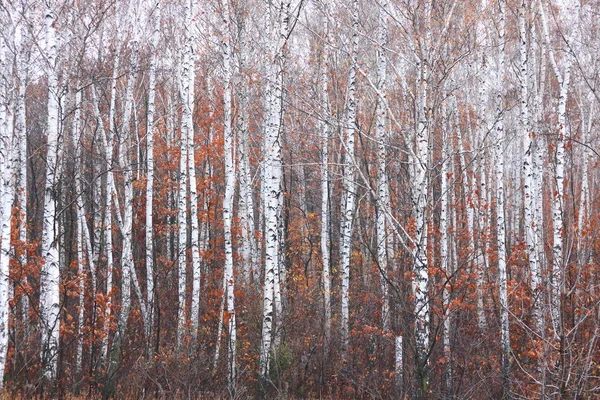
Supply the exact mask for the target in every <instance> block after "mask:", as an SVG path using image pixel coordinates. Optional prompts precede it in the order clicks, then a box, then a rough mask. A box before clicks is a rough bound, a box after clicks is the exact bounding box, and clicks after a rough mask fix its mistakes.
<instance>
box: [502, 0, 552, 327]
mask: <svg viewBox="0 0 600 400" xmlns="http://www.w3.org/2000/svg"><path fill="white" fill-rule="evenodd" d="M525 13H526V2H525V1H522V2H521V4H520V7H519V35H520V40H519V55H520V66H519V82H520V86H521V87H520V103H521V117H520V118H521V126H522V129H523V136H522V137H523V141H524V143H523V146H524V148H525V152H526V153H525V160H524V162H523V174H524V175H525V176H524V180H525V186H524V196H525V239H526V244H527V253H528V256H529V269H530V271H531V290H532V292H533V316H534V323H535V327H536V330H537V332H538V334H540V335H541V334H543V331H544V322H543V314H542V305H543V298H542V293H541V289H542V287H541V285H542V274H541V268H540V264H539V261H538V252H537V244H536V240H537V236H536V234H535V219H534V203H533V202H534V199H535V194H534V190H535V184H534V180H533V176H534V168H533V162H534V160H533V156H534V148H533V146H534V143H533V132H532V131H531V124H530V115H529V80H528V77H529V71H528V62H529V58H528V54H527V30H526V29H525V26H526V21H525ZM499 156H501V155H499Z"/></svg>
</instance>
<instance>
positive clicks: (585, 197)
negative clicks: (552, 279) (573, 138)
mask: <svg viewBox="0 0 600 400" xmlns="http://www.w3.org/2000/svg"><path fill="white" fill-rule="evenodd" d="M587 103H588V105H589V110H588V115H587V116H586V114H585V111H584V109H583V107H581V122H582V126H581V131H582V138H581V141H582V143H584V146H583V149H582V153H583V154H582V156H583V165H582V167H581V192H580V193H579V205H578V213H577V232H578V233H579V239H578V240H577V254H578V258H579V260H578V263H579V268H581V267H583V265H585V264H586V263H587V259H588V255H587V253H588V250H587V249H586V243H587V242H586V240H584V237H585V236H584V235H583V232H584V231H585V228H586V224H587V221H588V218H589V210H591V204H590V183H589V177H590V171H589V168H590V167H589V164H590V160H589V158H590V151H589V148H588V147H587V143H588V142H589V141H590V138H591V137H592V123H593V116H594V112H593V110H594V95H593V93H592V92H589V93H588V95H587Z"/></svg>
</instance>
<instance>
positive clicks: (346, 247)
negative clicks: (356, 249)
mask: <svg viewBox="0 0 600 400" xmlns="http://www.w3.org/2000/svg"><path fill="white" fill-rule="evenodd" d="M351 13H352V17H351V21H352V22H351V23H352V25H351V32H352V33H351V35H350V38H351V39H350V41H351V42H350V72H349V75H348V98H347V102H346V118H347V125H346V129H345V133H344V136H345V137H344V139H343V140H344V144H343V147H344V151H345V153H344V165H343V172H342V191H343V193H342V199H343V200H342V207H341V209H342V217H341V225H340V271H341V273H342V291H341V305H342V311H341V317H340V322H341V337H342V359H344V360H346V358H347V356H348V350H349V347H350V320H349V313H350V297H349V296H350V253H351V251H352V229H353V223H354V208H355V201H356V181H355V172H354V162H355V160H354V136H355V134H356V131H357V126H356V68H357V62H358V35H359V20H358V0H354V1H353V2H352V8H351Z"/></svg>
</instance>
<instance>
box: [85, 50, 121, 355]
mask: <svg viewBox="0 0 600 400" xmlns="http://www.w3.org/2000/svg"><path fill="white" fill-rule="evenodd" d="M118 65H119V58H118V55H115V60H114V65H113V75H112V78H113V82H112V87H111V100H110V105H109V111H108V119H109V129H108V132H107V131H106V129H105V128H104V123H103V121H102V117H101V115H100V108H99V105H98V98H97V95H96V92H95V89H94V88H92V89H91V93H92V97H93V103H92V106H93V110H94V116H95V118H96V124H97V126H98V130H99V132H100V143H101V144H102V146H103V147H104V151H105V152H104V155H105V158H106V169H107V172H106V180H105V188H104V190H105V192H106V203H105V212H104V221H103V229H102V235H103V236H104V247H105V252H106V275H105V280H106V292H105V293H106V306H105V309H104V310H103V314H104V326H103V337H102V348H101V352H100V354H101V357H102V359H103V360H105V361H108V356H109V350H110V349H109V345H108V344H109V338H110V326H111V323H110V320H111V314H112V300H111V295H112V288H113V286H112V284H113V282H112V281H113V275H112V268H113V241H112V225H113V223H112V205H113V200H112V199H113V187H114V181H113V180H114V176H113V171H112V159H113V132H114V122H113V121H114V115H115V110H116V91H117V84H116V79H117V70H118Z"/></svg>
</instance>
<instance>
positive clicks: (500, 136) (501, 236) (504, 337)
mask: <svg viewBox="0 0 600 400" xmlns="http://www.w3.org/2000/svg"><path fill="white" fill-rule="evenodd" d="M505 8H506V5H505V3H504V0H500V1H499V3H498V12H499V15H498V18H499V21H498V28H499V29H498V43H499V47H498V70H497V75H496V87H497V90H498V93H497V95H496V148H495V150H496V231H497V238H498V239H497V241H498V284H499V297H500V343H501V348H502V382H503V383H502V386H503V391H504V395H505V396H509V395H510V381H509V376H510V325H509V319H508V316H509V308H508V307H509V306H508V282H507V280H508V277H507V273H506V226H505V221H504V150H505V146H506V145H505V133H504V116H503V115H504V97H503V93H504V91H503V88H504V75H505V61H504V58H505V57H504V51H505V44H506V40H505V29H504V27H505V19H506V9H505Z"/></svg>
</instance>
